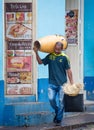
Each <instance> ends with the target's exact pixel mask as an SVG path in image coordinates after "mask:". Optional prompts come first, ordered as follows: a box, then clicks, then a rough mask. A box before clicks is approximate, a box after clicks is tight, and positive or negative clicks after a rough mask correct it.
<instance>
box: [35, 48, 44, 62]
mask: <svg viewBox="0 0 94 130" xmlns="http://www.w3.org/2000/svg"><path fill="white" fill-rule="evenodd" d="M33 50H34V52H35V54H36V59H37V61H38V64H42V60H41V58H40V56H39V54H38V49H37V48H36V47H34V48H33Z"/></svg>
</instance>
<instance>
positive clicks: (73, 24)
mask: <svg viewBox="0 0 94 130" xmlns="http://www.w3.org/2000/svg"><path fill="white" fill-rule="evenodd" d="M65 18H66V29H65V34H66V39H67V42H68V44H78V10H68V11H66V17H65Z"/></svg>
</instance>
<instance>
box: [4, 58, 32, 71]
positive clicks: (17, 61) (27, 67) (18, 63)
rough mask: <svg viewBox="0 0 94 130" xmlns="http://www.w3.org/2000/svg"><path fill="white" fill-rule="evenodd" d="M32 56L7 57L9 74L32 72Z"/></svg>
mask: <svg viewBox="0 0 94 130" xmlns="http://www.w3.org/2000/svg"><path fill="white" fill-rule="evenodd" d="M31 62H32V60H31V56H28V57H7V72H18V71H31V64H32V63H31Z"/></svg>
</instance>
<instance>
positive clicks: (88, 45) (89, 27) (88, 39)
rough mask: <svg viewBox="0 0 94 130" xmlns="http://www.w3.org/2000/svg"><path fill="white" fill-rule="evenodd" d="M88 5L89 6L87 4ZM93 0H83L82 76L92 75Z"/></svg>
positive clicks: (93, 59)
mask: <svg viewBox="0 0 94 130" xmlns="http://www.w3.org/2000/svg"><path fill="white" fill-rule="evenodd" d="M88 5H89V6H88ZM93 11H94V0H90V1H89V0H85V1H84V76H94V13H93Z"/></svg>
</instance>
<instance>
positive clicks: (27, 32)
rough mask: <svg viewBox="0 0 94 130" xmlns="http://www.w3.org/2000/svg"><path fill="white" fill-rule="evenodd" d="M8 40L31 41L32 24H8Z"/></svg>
mask: <svg viewBox="0 0 94 130" xmlns="http://www.w3.org/2000/svg"><path fill="white" fill-rule="evenodd" d="M6 38H7V39H31V38H32V26H31V24H20V23H17V24H7V30H6Z"/></svg>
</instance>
